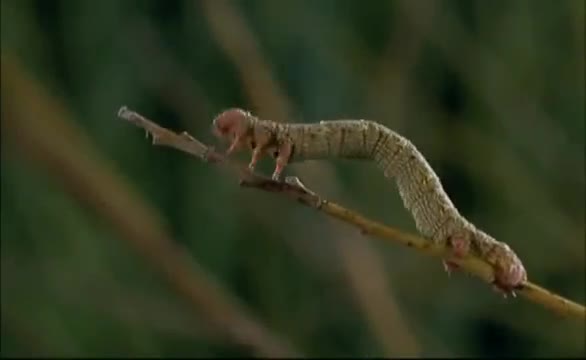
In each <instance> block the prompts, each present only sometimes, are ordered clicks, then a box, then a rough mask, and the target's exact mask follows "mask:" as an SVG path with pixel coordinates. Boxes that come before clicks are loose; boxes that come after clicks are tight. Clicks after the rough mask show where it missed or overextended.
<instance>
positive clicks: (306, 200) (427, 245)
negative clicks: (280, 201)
mask: <svg viewBox="0 0 586 360" xmlns="http://www.w3.org/2000/svg"><path fill="white" fill-rule="evenodd" d="M118 116H119V117H120V118H122V119H125V120H127V121H129V122H131V123H133V124H134V125H136V126H138V127H140V128H143V129H145V130H146V131H147V132H148V133H150V134H151V136H152V137H153V144H154V145H163V146H169V147H173V148H175V149H178V150H181V151H184V152H186V153H188V154H190V155H193V156H195V157H197V158H200V159H202V160H204V161H207V162H214V163H218V164H220V165H222V166H225V167H226V168H228V169H230V170H232V171H235V172H237V173H238V174H239V175H240V184H241V185H242V186H245V187H252V188H256V189H260V190H264V191H269V192H274V193H280V194H283V195H285V196H287V197H289V198H290V199H292V200H295V201H297V202H300V203H301V204H303V205H306V206H309V207H312V208H314V209H317V210H319V211H322V212H324V213H326V214H327V215H330V216H332V217H334V218H337V219H339V220H342V221H344V222H347V223H349V224H351V225H354V226H355V227H357V228H359V229H360V230H361V231H362V233H364V234H368V235H372V236H376V237H380V238H384V239H387V240H393V241H396V242H399V243H401V244H402V245H405V246H408V247H411V248H413V249H416V250H418V251H420V252H422V253H424V254H426V255H430V256H436V257H449V256H450V254H449V253H448V252H447V251H446V249H445V248H443V247H441V246H439V245H436V244H434V243H433V242H431V241H428V240H426V239H424V238H422V237H419V236H415V235H411V234H408V233H405V232H403V231H400V230H397V229H394V228H391V227H389V226H386V225H384V224H382V223H380V222H376V221H373V220H370V219H368V218H366V217H364V216H362V215H361V214H359V213H357V212H355V211H352V210H349V209H346V208H344V207H343V206H341V205H338V204H336V203H334V202H331V201H329V200H326V199H323V198H322V197H320V196H319V195H318V194H316V193H315V192H313V191H311V190H309V189H308V188H307V187H306V186H305V185H303V183H302V182H301V181H300V180H299V179H298V178H296V177H288V178H286V181H285V182H278V181H273V180H271V179H270V178H268V177H265V176H262V175H259V174H256V173H253V172H250V171H249V170H248V168H247V167H246V166H245V165H242V164H237V163H234V162H232V161H230V160H229V159H226V158H225V157H224V156H223V155H222V154H220V153H218V152H216V151H215V150H214V149H213V148H212V147H209V146H207V145H205V144H203V143H202V142H200V141H198V140H197V139H195V138H193V137H191V136H190V135H188V134H187V133H185V132H184V133H181V134H177V133H175V132H173V131H170V130H168V129H165V128H163V127H160V126H159V125H157V124H155V123H154V122H152V121H150V120H148V119H146V118H145V117H143V116H142V115H140V114H138V113H136V112H134V111H132V110H129V109H128V108H127V107H125V106H124V107H122V108H121V109H120V111H119V112H118ZM450 261H453V262H455V263H456V264H458V265H459V266H460V268H461V269H463V270H465V271H467V272H469V273H471V274H473V275H475V276H477V277H479V278H481V279H483V280H484V281H486V282H489V283H491V282H492V281H493V278H494V273H493V269H492V267H491V266H490V265H489V264H488V263H486V262H484V261H483V260H481V259H479V258H477V257H474V256H471V255H469V256H466V257H464V258H450ZM516 292H518V293H519V294H521V295H522V296H524V297H525V298H526V299H528V300H530V301H532V302H534V303H537V304H540V305H542V306H544V307H546V308H548V309H550V310H552V311H555V312H557V313H559V314H562V315H566V316H572V317H575V318H581V319H584V318H586V309H585V308H584V306H583V305H580V304H578V303H575V302H573V301H571V300H568V299H566V298H564V297H562V296H560V295H557V294H554V293H553V292H551V291H549V290H547V289H544V288H542V287H540V286H538V285H535V284H533V283H531V282H529V281H527V282H525V283H523V284H521V286H519V287H518V288H517V289H516Z"/></svg>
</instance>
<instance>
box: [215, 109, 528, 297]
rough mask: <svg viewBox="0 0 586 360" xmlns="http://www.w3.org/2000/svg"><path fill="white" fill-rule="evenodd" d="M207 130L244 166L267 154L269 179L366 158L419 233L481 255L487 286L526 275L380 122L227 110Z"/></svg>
mask: <svg viewBox="0 0 586 360" xmlns="http://www.w3.org/2000/svg"><path fill="white" fill-rule="evenodd" d="M213 131H214V133H215V134H216V135H217V136H219V137H222V138H227V139H229V140H230V141H231V145H230V147H229V148H228V150H227V152H226V153H227V154H230V153H232V152H234V151H236V150H238V149H241V148H244V147H247V148H249V149H250V150H252V159H251V161H250V164H249V167H250V168H251V169H254V167H255V165H256V163H257V162H258V160H259V159H260V158H261V157H262V156H263V155H265V154H268V155H270V156H272V157H273V158H274V159H275V162H276V165H275V171H274V173H273V179H275V180H278V179H279V178H280V175H281V173H282V171H283V169H284V167H285V166H286V165H287V164H288V163H291V162H295V161H303V160H309V159H327V158H332V157H339V158H348V159H361V160H372V161H374V162H375V164H376V165H377V166H378V167H379V168H380V169H381V170H382V172H383V173H384V175H385V176H386V177H387V178H393V179H395V182H396V186H397V188H398V191H399V194H400V195H401V198H402V201H403V204H404V206H405V208H406V209H407V210H409V211H410V213H411V215H412V216H413V219H414V221H415V225H416V228H417V230H418V231H419V232H420V233H421V234H422V235H423V236H425V237H426V238H428V239H430V240H431V241H434V242H436V243H439V244H445V245H447V246H449V247H450V248H451V249H452V251H453V253H454V255H456V256H464V255H466V254H467V253H468V252H472V253H473V254H475V255H477V256H479V257H480V258H482V259H484V260H485V261H486V262H487V263H489V264H490V265H491V266H492V267H493V269H494V273H495V278H494V282H493V283H494V285H495V287H496V288H497V289H499V290H500V291H502V292H504V293H505V294H506V293H514V292H513V290H514V289H515V288H516V287H518V286H519V285H520V284H522V283H523V282H524V281H526V280H527V273H526V271H525V268H524V266H523V264H522V262H521V260H520V259H519V258H518V257H517V255H516V254H515V252H514V251H513V250H512V249H511V248H510V247H509V246H508V245H507V244H505V243H503V242H499V241H497V240H495V239H494V238H493V237H491V236H490V235H488V234H486V233H485V232H483V231H482V230H480V229H478V228H476V227H475V226H474V225H473V224H472V223H471V222H469V221H468V220H467V219H466V218H465V217H464V216H462V215H461V214H460V213H459V212H458V210H457V208H456V207H455V206H454V204H453V203H452V201H451V200H450V198H449V197H448V195H447V194H446V192H445V190H444V188H443V186H442V184H441V182H440V179H439V178H438V176H437V174H436V173H435V172H434V171H433V169H432V168H431V166H430V165H429V163H428V162H427V161H426V159H425V158H424V157H423V155H422V154H421V153H420V152H419V151H418V150H417V148H416V147H415V146H414V145H413V143H411V141H409V140H408V139H406V138H405V137H403V136H401V135H399V134H398V133H397V132H395V131H393V130H391V129H389V128H387V127H385V126H384V125H382V124H379V123H377V122H374V121H370V120H331V121H321V122H319V123H313V124H285V123H278V122H275V121H270V120H261V119H259V118H257V117H255V116H253V115H251V114H250V113H249V112H246V111H244V110H241V109H228V110H226V111H224V112H222V113H220V114H219V115H218V116H216V117H215V118H214V121H213ZM444 265H445V266H446V270H448V271H449V270H451V269H453V268H455V265H454V264H453V263H450V262H449V261H444Z"/></svg>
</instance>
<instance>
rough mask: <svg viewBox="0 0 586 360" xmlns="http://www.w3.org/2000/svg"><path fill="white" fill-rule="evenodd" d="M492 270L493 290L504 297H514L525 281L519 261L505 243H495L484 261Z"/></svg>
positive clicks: (525, 277)
mask: <svg viewBox="0 0 586 360" xmlns="http://www.w3.org/2000/svg"><path fill="white" fill-rule="evenodd" d="M486 260H487V261H488V262H489V263H490V264H493V268H494V280H493V283H492V285H493V289H494V290H496V291H497V292H498V293H500V294H502V295H503V296H504V297H507V296H508V295H510V296H512V297H515V296H516V295H515V289H517V288H518V287H519V286H521V284H522V283H523V282H525V281H526V280H527V272H526V270H525V267H524V266H523V263H522V262H521V260H520V259H519V258H518V257H517V255H516V254H515V253H514V252H513V250H511V248H510V247H509V246H508V245H507V244H505V243H500V242H499V243H497V244H496V245H495V247H494V249H493V250H492V251H491V253H490V254H489V255H488V256H487V259H486Z"/></svg>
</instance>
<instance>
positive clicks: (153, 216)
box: [0, 53, 302, 358]
mask: <svg viewBox="0 0 586 360" xmlns="http://www.w3.org/2000/svg"><path fill="white" fill-rule="evenodd" d="M1 63H2V66H1V69H2V82H0V85H1V90H2V96H1V100H2V107H1V108H2V117H0V128H1V130H2V131H1V134H2V150H5V147H6V149H7V150H8V151H4V152H3V153H2V155H3V156H12V157H18V158H21V159H26V160H28V161H29V162H30V163H31V164H34V165H36V166H38V167H39V168H41V169H43V170H44V171H45V172H46V173H47V175H49V176H50V177H51V178H52V179H54V180H56V181H57V183H58V184H59V185H61V187H62V189H63V190H64V191H65V192H66V193H67V194H69V195H70V196H73V197H74V199H75V200H77V203H78V204H79V205H83V206H84V207H85V208H86V209H89V210H90V211H92V212H93V214H94V215H95V216H96V217H97V218H98V219H100V220H102V221H103V222H104V223H105V224H106V225H108V226H109V227H110V229H111V230H112V231H113V235H114V236H117V237H119V238H120V240H121V241H126V242H127V244H128V245H129V247H130V249H132V250H134V251H135V252H136V254H138V255H140V256H141V258H142V260H143V261H144V263H145V264H146V265H150V267H151V268H152V269H153V270H154V271H155V274H159V275H160V276H161V277H162V279H163V280H165V281H166V282H167V283H168V284H169V286H170V290H174V291H175V292H176V293H177V294H178V295H179V296H180V298H181V299H183V300H184V301H185V302H186V304H187V305H188V306H189V310H190V312H188V313H186V315H190V316H187V319H189V320H192V319H193V318H191V315H192V313H193V315H196V316H197V320H198V321H199V322H200V323H201V324H203V325H205V326H206V328H208V329H209V330H210V331H209V332H206V333H205V334H202V335H206V334H210V335H211V336H214V337H215V336H220V337H221V339H222V340H223V341H229V342H230V344H236V345H238V346H239V347H241V348H242V351H243V352H244V354H250V355H255V356H258V357H262V358H267V357H269V358H285V357H287V358H298V357H300V356H302V354H300V353H299V352H298V351H297V350H295V349H294V348H293V347H292V346H291V345H290V344H288V342H287V341H286V340H284V339H282V338H280V337H278V336H277V335H276V334H274V333H273V332H272V331H271V330H270V329H268V328H267V327H266V326H265V325H264V324H263V323H262V322H261V321H260V320H259V319H258V318H256V317H255V316H254V315H253V314H252V313H251V312H250V310H249V309H248V307H246V306H244V305H243V304H242V303H241V302H240V301H238V299H237V298H235V297H234V296H232V295H231V294H230V293H229V292H227V291H226V290H225V289H224V288H223V287H222V286H221V285H220V284H218V282H217V281H215V279H214V278H213V277H212V276H210V275H209V274H208V273H207V272H206V271H205V269H204V268H203V267H202V266H200V265H199V264H198V262H197V261H196V260H195V259H194V258H193V257H192V256H191V255H190V254H189V253H188V252H186V251H185V250H184V249H183V248H182V247H180V246H178V245H177V243H176V241H174V240H173V238H172V237H171V236H170V234H169V232H168V231H167V229H166V228H165V226H164V224H163V223H162V222H161V219H160V216H159V215H158V213H157V212H156V211H154V210H153V209H152V208H151V207H149V206H148V205H147V204H145V203H144V201H141V199H140V196H138V195H137V194H136V193H135V192H133V189H132V187H130V186H128V185H127V184H126V182H125V181H124V180H123V179H121V178H120V177H119V176H118V174H117V173H116V171H115V170H113V169H112V168H111V167H110V166H108V164H107V163H106V162H104V161H103V159H102V158H101V157H100V155H99V153H98V152H97V151H96V149H95V148H94V147H93V146H91V143H90V142H89V141H88V139H87V137H86V136H85V135H86V134H85V133H84V132H83V131H82V130H80V129H79V128H78V127H76V126H75V125H74V121H72V120H71V117H70V115H69V114H68V113H67V109H66V108H65V107H64V106H63V105H62V104H59V103H58V102H57V101H56V100H55V99H53V98H52V97H51V96H48V94H47V93H46V91H45V90H44V89H43V88H42V87H41V86H39V84H37V83H36V81H34V80H33V79H32V78H31V77H30V76H27V75H28V74H27V72H26V71H25V70H24V69H23V68H22V66H21V65H20V62H19V61H18V60H17V59H15V58H13V57H12V56H11V55H6V54H4V53H3V54H2V56H1ZM185 143H187V142H185ZM3 274H4V272H3ZM3 312H4V309H3ZM2 315H4V314H2ZM48 350H51V349H48Z"/></svg>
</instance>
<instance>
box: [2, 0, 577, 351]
mask: <svg viewBox="0 0 586 360" xmlns="http://www.w3.org/2000/svg"><path fill="white" fill-rule="evenodd" d="M584 4H585V2H584V1H582V0H563V1H546V0H544V1H540V0H526V1H517V0H515V1H480V0H479V1H470V0H467V1H408V0H403V1H390V0H389V1H346V0H336V1H334V0H321V1H310V0H296V1H289V0H281V1H274V0H248V1H231V2H223V1H213V0H209V1H204V0H200V1H118V0H104V1H89V0H80V1H73V0H69V1H49V0H47V1H45V0H37V1H28V0H22V1H20V0H19V1H16V0H2V1H1V20H2V21H1V40H2V44H1V49H2V56H3V59H4V57H5V56H11V58H12V59H14V60H15V61H16V62H18V63H20V64H21V66H22V67H23V68H24V69H25V70H26V71H27V72H28V73H29V76H31V77H32V78H33V79H34V80H35V81H36V82H37V83H38V86H40V87H41V88H43V89H45V91H46V92H47V94H49V95H50V96H51V98H50V99H51V101H53V102H55V103H59V104H60V106H63V107H64V109H65V111H67V113H68V114H70V117H69V118H68V119H66V120H67V121H70V122H73V123H74V124H73V125H75V126H77V127H79V128H80V129H81V130H82V133H83V136H84V137H86V138H87V139H88V141H89V143H90V144H91V146H92V147H94V148H95V151H96V152H97V153H98V154H99V155H100V157H101V159H100V161H105V162H107V163H109V165H110V168H111V169H112V170H111V171H113V172H116V173H117V174H116V175H117V176H119V178H121V179H122V181H124V182H125V183H126V185H127V186H129V187H131V188H134V190H135V191H136V192H138V193H139V194H140V195H141V196H142V199H143V200H144V202H145V203H146V204H149V206H153V207H154V208H155V209H156V210H157V212H158V216H160V219H161V221H162V222H163V223H164V224H165V226H166V229H167V230H168V231H169V233H170V234H171V236H172V238H173V240H174V241H175V242H176V243H177V244H178V245H180V246H182V247H184V248H185V249H186V250H187V251H188V253H189V254H190V256H191V258H192V260H193V261H195V262H197V263H199V264H200V265H201V267H203V268H204V269H205V270H206V272H208V273H209V275H210V277H211V278H212V279H213V280H214V281H215V282H216V283H217V285H218V286H221V287H222V288H223V289H224V290H225V291H226V292H227V293H230V294H232V295H233V296H234V297H235V298H236V299H238V301H239V302H240V303H241V304H242V305H243V306H245V308H246V311H247V312H248V314H249V315H250V316H252V317H253V318H255V319H256V321H258V322H259V323H262V324H264V326H266V328H267V329H269V330H270V331H271V332H272V333H273V334H274V335H275V336H276V337H279V338H281V339H286V341H287V342H289V343H290V344H292V346H293V347H295V348H296V349H297V350H298V351H300V352H302V353H304V354H308V355H314V356H318V355H323V356H335V355H340V356H374V355H397V354H399V355H401V354H403V355H405V354H407V355H417V354H418V355H422V356H425V355H426V356H465V355H471V356H514V355H515V356H579V355H584V352H585V344H584V336H585V334H584V332H585V328H584V324H581V323H580V321H575V320H568V319H562V318H560V317H558V316H557V315H555V314H552V313H549V312H547V311H546V310H545V309H543V308H541V307H538V306H535V305H533V304H531V303H529V302H526V301H524V300H523V299H516V300H512V301H505V300H503V299H501V298H500V297H498V296H497V295H496V294H495V293H493V292H492V291H491V290H490V289H489V287H488V286H486V285H485V284H483V283H480V282H479V281H477V280H476V279H473V278H470V277H467V276H465V275H463V274H455V275H453V276H452V277H451V278H448V277H447V276H446V275H445V273H443V272H442V267H441V264H440V262H439V261H437V260H436V259H430V258H427V257H423V256H422V255H420V254H418V253H415V252H413V251H410V250H409V249H403V248H401V247H399V246H396V245H394V244H388V243H383V242H380V241H378V240H377V239H372V238H367V237H362V236H360V234H358V233H357V231H356V230H355V229H352V228H350V227H348V226H346V225H344V224H340V223H337V222H333V221H331V220H330V219H327V218H326V217H325V216H323V215H321V214H318V213H316V212H315V211H311V210H310V209H307V208H303V207H300V206H296V205H295V204H293V203H291V202H288V201H285V200H283V199H282V198H279V197H274V196H271V195H268V194H266V193H260V192H257V191H253V190H243V189H240V188H239V187H238V184H237V179H234V178H231V177H229V176H226V174H224V173H222V172H221V171H218V170H217V169H215V168H213V167H211V166H207V165H205V164H202V163H200V162H199V161H193V159H190V158H189V157H187V156H185V155H184V154H182V153H179V152H177V151H174V150H170V149H163V148H154V147H151V146H150V144H149V142H148V141H147V140H145V139H144V137H143V136H142V134H141V133H140V132H139V131H137V129H136V128H134V127H132V126H130V125H128V124H125V123H124V122H122V121H120V120H119V119H117V118H116V116H115V114H116V111H117V110H118V108H119V107H120V106H121V105H128V106H130V107H131V108H133V109H135V110H137V111H139V112H140V113H142V114H145V115H147V116H149V117H150V118H151V119H154V120H155V121H157V122H159V123H160V124H161V125H164V126H167V127H170V128H172V129H175V130H187V131H188V132H190V133H191V134H193V135H194V136H197V137H198V138H200V139H204V140H206V141H210V142H212V141H214V139H213V138H212V136H211V134H210V132H209V129H210V121H211V119H212V118H213V116H214V115H215V114H216V113H218V112H219V111H221V110H223V109H225V108H227V107H234V106H238V107H243V108H247V109H250V110H251V111H253V112H254V113H256V114H258V115H260V116H262V117H266V118H272V119H276V118H277V117H279V118H283V119H282V120H286V121H299V122H313V121H318V120H320V119H336V118H368V119H373V120H377V121H379V122H381V123H384V124H385V125H387V126H389V127H391V128H393V129H396V130H397V131H399V132H400V133H402V134H404V135H406V136H407V137H408V138H410V139H411V140H412V141H413V142H414V143H415V144H416V145H417V146H418V148H419V149H420V150H421V151H422V152H423V153H424V154H425V155H426V157H427V158H428V159H429V161H430V163H431V164H432V166H433V167H434V168H435V169H436V171H437V172H438V173H439V174H440V177H441V179H442V181H443V183H444V185H445V188H446V190H447V192H448V193H449V194H450V196H451V197H452V199H453V201H454V203H455V204H456V205H457V206H458V207H459V208H460V210H461V212H462V213H463V214H465V215H466V216H467V217H469V218H470V219H471V220H472V221H473V222H475V223H476V224H477V225H478V226H479V227H481V228H483V229H485V230H487V231H488V232H489V233H491V234H492V235H494V236H495V237H496V238H498V239H499V240H502V241H506V242H508V243H509V244H510V245H511V246H512V247H513V249H515V251H516V252H517V253H518V254H519V255H520V257H521V258H522V259H523V260H524V262H525V264H526V267H527V269H528V272H529V275H530V278H531V280H532V281H534V282H536V283H538V284H540V285H543V286H545V287H547V288H549V289H551V290H553V291H555V292H558V293H560V294H562V295H563V296H566V297H568V298H570V299H572V300H575V301H577V302H580V303H584V302H585V301H586V294H585V285H584V284H585V281H586V279H585V271H584V270H585V235H584V232H585V226H584V218H585V205H584V196H585V194H584V191H585V174H584V132H585V126H584V115H585V114H584V104H585V102H584V98H585V92H584V59H585V57H584V6H585V5H584ZM3 61H4V60H3ZM3 64H4V63H3ZM4 71H5V70H4V69H3V70H2V72H3V76H4V75H5V74H4ZM2 90H3V93H2V108H3V112H2V122H3V123H9V122H12V121H17V119H15V118H12V117H11V113H10V112H4V107H5V104H8V105H11V104H10V103H8V101H10V100H6V99H9V94H5V93H4V91H5V90H6V89H5V87H4V86H3V87H2ZM5 101H6V103H5ZM31 106H34V104H31ZM3 126H4V125H3ZM10 140H11V139H7V138H5V136H4V130H3V138H2V160H1V161H2V162H1V172H2V177H1V205H2V210H1V214H0V224H1V237H2V242H1V246H2V247H1V262H2V263H1V271H2V276H1V280H2V286H1V290H2V296H1V299H2V308H1V311H2V321H1V326H2V328H1V353H2V356H9V355H27V354H35V355H40V354H42V355H50V356H58V355H62V356H63V355H79V356H95V355H133V356H140V355H149V356H206V355H210V356H223V355H239V356H246V355H249V352H248V350H247V349H243V348H241V347H238V346H235V345H234V344H232V343H231V342H230V341H229V340H228V339H227V338H224V337H216V336H214V335H213V334H210V331H208V330H209V324H208V323H207V322H206V320H205V319H206V316H205V314H198V313H197V312H195V313H194V311H193V309H192V308H190V305H189V304H188V303H187V302H186V301H185V299H183V298H182V297H181V296H180V295H178V294H177V293H176V292H174V291H173V289H172V288H171V287H169V286H167V284H166V283H165V281H164V278H163V277H161V276H160V274H158V273H156V272H153V271H152V270H151V269H150V268H149V267H148V266H146V264H145V262H144V261H143V259H141V257H140V256H138V255H137V253H135V252H134V251H132V250H131V249H130V247H129V246H128V244H127V242H125V241H123V240H124V239H123V238H122V237H121V235H120V234H119V233H117V232H116V231H114V230H113V229H112V228H111V227H110V225H109V223H107V222H105V221H103V219H102V218H101V217H100V216H99V215H98V213H96V212H95V211H93V210H92V209H91V208H88V207H87V206H83V205H82V204H81V203H80V202H79V201H78V197H77V196H76V195H75V194H74V193H72V192H71V191H69V190H70V189H68V186H67V185H66V184H65V183H64V182H63V181H62V180H60V179H58V178H56V177H54V176H53V175H52V174H51V173H50V172H48V171H46V169H45V168H43V167H42V166H39V165H38V164H37V163H35V162H32V161H29V159H28V158H27V157H26V156H22V155H23V154H22V151H21V150H18V149H21V147H20V146H16V145H15V144H13V142H11V141H10ZM69 140H71V139H69ZM14 141H16V140H14ZM63 141H68V138H67V135H63ZM241 159H242V161H246V159H245V156H244V155H241ZM90 165H91V164H90ZM90 168H91V167H90ZM260 170H262V171H264V172H270V171H271V162H270V161H269V160H268V159H266V160H264V161H263V162H262V164H261V166H260ZM287 171H288V172H289V173H296V174H300V175H301V176H302V177H303V178H304V180H305V181H306V182H307V183H308V184H309V185H311V186H312V187H313V188H314V189H315V190H318V191H319V192H320V193H322V194H323V195H325V196H327V197H331V198H333V199H335V200H336V201H338V202H340V203H342V204H344V205H346V206H348V207H350V208H353V209H356V210H358V211H361V212H363V213H364V214H366V215H368V216H370V217H372V218H375V219H378V220H381V221H384V222H386V223H388V224H390V225H392V226H395V227H398V228H402V229H405V230H406V231H415V228H414V224H413V223H412V220H411V219H410V217H409V214H408V213H407V212H406V211H405V210H404V209H403V207H402V203H401V200H400V198H399V197H398V195H397V194H396V188H395V186H394V184H392V183H390V182H389V181H388V180H386V179H385V178H384V177H383V176H382V175H381V174H380V173H379V172H378V171H377V170H376V169H375V168H374V166H372V164H368V163H359V162H350V161H338V160H333V161H328V162H308V163H303V164H296V165H293V166H290V167H289V168H288V169H287ZM104 201H109V200H108V199H104ZM112 201H115V199H113V200H112ZM381 320H383V321H381Z"/></svg>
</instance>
